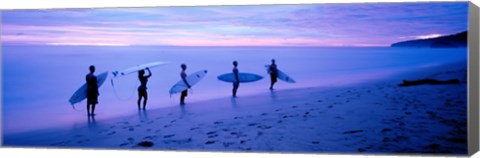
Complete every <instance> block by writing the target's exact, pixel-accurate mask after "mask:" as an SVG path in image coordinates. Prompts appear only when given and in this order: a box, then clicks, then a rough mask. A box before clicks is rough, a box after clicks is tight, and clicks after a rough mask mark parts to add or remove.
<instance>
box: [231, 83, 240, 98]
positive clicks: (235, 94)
mask: <svg viewBox="0 0 480 158" xmlns="http://www.w3.org/2000/svg"><path fill="white" fill-rule="evenodd" d="M238 86H240V83H233V90H232V93H233V97H237V89H238Z"/></svg>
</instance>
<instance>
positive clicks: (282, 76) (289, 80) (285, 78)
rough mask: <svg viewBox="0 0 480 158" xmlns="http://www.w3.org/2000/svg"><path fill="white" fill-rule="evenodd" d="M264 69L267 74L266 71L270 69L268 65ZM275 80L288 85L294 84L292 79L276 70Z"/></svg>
mask: <svg viewBox="0 0 480 158" xmlns="http://www.w3.org/2000/svg"><path fill="white" fill-rule="evenodd" d="M265 68H267V72H268V70H269V69H270V65H265ZM277 78H278V79H280V80H282V81H285V82H288V83H295V80H293V78H291V77H290V76H288V75H287V74H285V73H284V72H283V71H280V70H279V69H278V68H277Z"/></svg>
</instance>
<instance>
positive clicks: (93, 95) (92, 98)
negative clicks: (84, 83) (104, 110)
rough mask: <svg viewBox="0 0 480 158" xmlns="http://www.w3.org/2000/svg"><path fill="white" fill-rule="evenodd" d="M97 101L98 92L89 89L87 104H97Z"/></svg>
mask: <svg viewBox="0 0 480 158" xmlns="http://www.w3.org/2000/svg"><path fill="white" fill-rule="evenodd" d="M97 103H98V92H96V91H92V90H90V91H88V90H87V104H97Z"/></svg>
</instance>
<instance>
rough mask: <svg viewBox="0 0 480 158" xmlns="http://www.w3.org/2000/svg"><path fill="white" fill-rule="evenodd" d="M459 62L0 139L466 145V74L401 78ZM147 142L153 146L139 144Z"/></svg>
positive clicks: (202, 146)
mask: <svg viewBox="0 0 480 158" xmlns="http://www.w3.org/2000/svg"><path fill="white" fill-rule="evenodd" d="M463 71H465V73H466V69H465V68H463V67H461V65H459V64H453V66H452V65H443V66H436V67H427V68H425V69H422V70H417V71H411V72H406V73H401V74H395V75H393V76H392V77H389V78H388V79H383V80H378V81H371V82H364V83H361V84H356V85H350V86H343V87H336V88H331V87H316V88H302V89H290V90H282V91H273V92H271V93H263V94H257V95H252V96H240V97H238V98H236V99H232V98H220V99H214V100H209V101H202V102H195V103H188V97H187V104H186V105H185V106H177V107H167V108H160V109H154V110H147V111H139V112H138V113H137V114H134V115H130V116H125V117H120V118H115V119H110V120H105V121H101V122H97V121H95V120H94V119H88V120H87V123H86V124H85V125H84V126H77V127H72V128H63V129H61V130H59V129H52V130H48V131H43V132H27V133H22V134H12V135H4V139H3V141H4V145H5V146H12V147H15V146H22V147H23V146H32V147H53V148H63V147H66V148H103V149H141V150H145V149H146V150H151V149H155V150H187V151H188V150H190V151H247V152H248V151H254V152H308V153H322V152H328V153H344V152H347V153H363V152H366V153H392V152H393V153H443V154H445V153H455V154H466V115H465V114H466V83H465V81H464V80H462V79H461V80H462V82H461V84H459V85H421V86H412V87H398V86H397V84H399V83H401V81H402V80H403V79H411V78H417V79H421V78H423V76H436V77H440V78H442V77H447V78H448V77H462V75H463V74H462V73H464V72H463ZM426 72H428V73H426ZM420 75H423V76H422V77H415V76H420ZM463 106H464V107H463ZM86 119H87V118H86ZM417 134H418V135H417ZM145 141H146V142H151V143H152V146H151V147H144V146H142V145H141V143H142V142H145ZM415 142H419V143H415ZM422 143H423V144H422ZM413 144H415V145H414V146H412V145H413Z"/></svg>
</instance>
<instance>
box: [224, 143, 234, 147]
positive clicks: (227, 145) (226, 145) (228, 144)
mask: <svg viewBox="0 0 480 158" xmlns="http://www.w3.org/2000/svg"><path fill="white" fill-rule="evenodd" d="M234 144H235V143H234V142H224V143H223V147H225V148H228V147H229V146H231V145H234Z"/></svg>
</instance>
